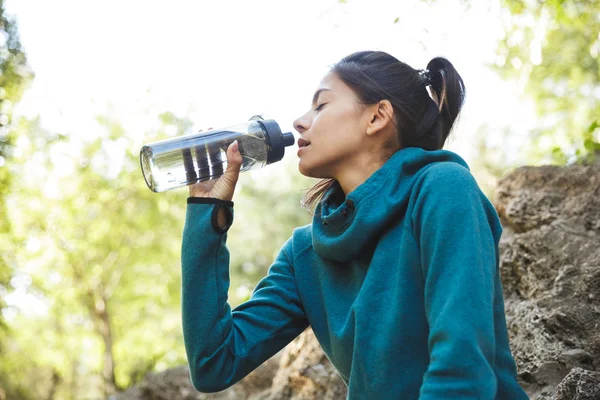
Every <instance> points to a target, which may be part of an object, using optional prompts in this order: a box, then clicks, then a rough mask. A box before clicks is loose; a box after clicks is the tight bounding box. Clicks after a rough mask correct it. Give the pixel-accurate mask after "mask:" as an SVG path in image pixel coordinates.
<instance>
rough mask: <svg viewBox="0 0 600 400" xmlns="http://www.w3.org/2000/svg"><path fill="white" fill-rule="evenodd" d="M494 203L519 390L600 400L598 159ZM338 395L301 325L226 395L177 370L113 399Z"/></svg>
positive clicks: (337, 384) (537, 398) (543, 396)
mask: <svg viewBox="0 0 600 400" xmlns="http://www.w3.org/2000/svg"><path fill="white" fill-rule="evenodd" d="M598 158H599V159H600V157H598ZM494 204H495V206H496V209H497V210H498V214H499V215H500V218H501V219H502V223H503V226H504V233H503V236H502V240H501V243H500V250H501V259H500V269H501V274H502V281H503V287H504V295H505V299H506V316H507V324H508V329H509V334H510V338H511V348H512V351H513V355H514V356H515V359H516V361H517V365H518V371H519V380H520V382H521V384H522V385H523V387H524V388H525V389H526V391H527V392H528V394H529V395H530V397H531V399H534V400H550V399H552V400H567V399H569V400H591V399H597V400H600V372H597V371H600V162H597V163H595V164H592V165H572V166H566V167H552V166H545V167H523V168H519V169H517V170H515V171H514V172H513V173H511V174H510V175H508V176H507V177H505V178H504V179H502V180H501V181H500V182H499V185H498V190H497V195H496V199H495V201H494ZM345 397H346V387H345V386H344V384H343V382H342V381H341V379H340V378H339V376H338V375H337V373H336V372H335V369H334V368H333V366H332V365H331V363H330V362H329V361H328V360H327V358H326V357H325V356H324V354H323V352H322V351H321V349H320V347H319V344H318V343H317V341H316V339H315V337H314V335H313V334H312V331H311V330H310V329H308V330H307V331H306V332H304V333H303V334H302V335H300V336H299V337H298V338H297V339H296V340H294V341H293V342H292V343H291V344H290V345H288V346H287V347H286V348H285V349H284V350H283V351H282V352H280V354H278V355H277V356H275V357H273V358H272V359H271V360H269V361H267V362H266V363H265V364H263V365H262V366H261V367H260V368H258V369H257V370H256V371H254V372H253V373H252V374H250V375H249V376H248V377H246V378H245V379H243V380H242V381H241V382H239V383H238V384H236V385H234V386H233V387H231V388H229V389H227V390H225V391H223V392H220V393H215V394H200V393H197V392H195V391H194V389H193V388H192V386H191V384H190V382H189V377H188V370H187V368H185V367H180V368H176V369H172V370H169V371H165V372H163V373H160V374H155V375H151V376H149V377H148V378H147V379H145V380H144V382H142V383H141V384H140V385H138V386H137V387H135V388H132V389H130V390H128V391H127V392H125V393H123V394H121V395H119V396H117V399H120V400H138V399H151V400H155V399H156V400H163V399H170V400H177V399H185V400H188V399H190V400H191V399H194V400H195V399H269V400H275V399H277V400H279V399H281V400H283V399H295V400H296V399H297V400H299V399H332V400H333V399H345Z"/></svg>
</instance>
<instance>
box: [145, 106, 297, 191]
mask: <svg viewBox="0 0 600 400" xmlns="http://www.w3.org/2000/svg"><path fill="white" fill-rule="evenodd" d="M234 140H237V141H238V146H239V151H240V154H241V155H242V159H243V160H242V167H241V171H248V170H250V169H253V168H262V167H264V166H265V165H268V164H272V163H274V162H277V161H279V160H281V159H282V158H283V155H284V152H285V147H287V146H291V145H293V144H294V135H293V134H292V133H291V132H288V133H281V129H280V128H279V125H278V124H277V122H275V121H274V120H272V119H262V118H261V117H258V116H255V117H252V118H251V119H250V120H249V121H248V122H245V123H242V124H238V125H234V126H230V127H227V128H222V129H211V130H208V131H206V132H199V133H195V134H190V135H183V136H180V137H176V138H172V139H167V140H162V141H159V142H154V143H150V144H147V145H144V146H143V147H142V149H141V150H140V164H141V167H142V173H143V174H144V179H145V180H146V184H147V185H148V187H149V188H150V189H151V190H152V191H154V192H164V191H167V190H170V189H174V188H177V187H181V186H186V185H191V184H194V183H196V182H201V181H207V180H210V179H215V178H218V177H219V176H221V175H223V173H225V170H226V169H227V147H228V146H229V145H230V144H231V143H232V142H233V141H234Z"/></svg>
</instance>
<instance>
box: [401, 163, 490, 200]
mask: <svg viewBox="0 0 600 400" xmlns="http://www.w3.org/2000/svg"><path fill="white" fill-rule="evenodd" d="M481 196H484V197H485V195H484V194H483V192H482V191H481V189H480V188H479V185H478V184H477V181H476V180H475V178H474V177H473V174H471V171H469V169H468V168H467V167H465V166H463V165H460V164H457V163H454V162H438V163H435V164H431V165H430V166H427V167H426V168H424V170H423V172H422V173H421V174H420V176H419V177H418V178H417V180H416V181H415V186H414V187H413V190H412V194H411V197H412V200H413V203H414V206H415V208H418V207H422V206H423V205H425V204H426V203H436V205H437V206H443V205H444V204H447V203H448V201H450V200H455V201H460V200H465V199H471V200H475V199H477V200H481ZM441 200H445V201H444V202H440V201H441Z"/></svg>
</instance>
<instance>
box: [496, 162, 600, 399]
mask: <svg viewBox="0 0 600 400" xmlns="http://www.w3.org/2000/svg"><path fill="white" fill-rule="evenodd" d="M494 205H495V206H496V209H497V210H498V214H499V215H500V218H501V220H502V223H503V226H504V230H505V231H504V233H503V237H502V240H501V242H500V253H501V256H500V269H501V274H502V282H503V288H504V296H505V299H506V317H507V324H508V329H509V335H510V339H511V348H512V351H513V355H514V356H515V359H516V361H517V365H518V371H519V379H520V381H521V384H522V385H523V387H524V388H525V389H526V391H527V392H528V394H529V395H530V397H531V398H532V399H539V400H541V399H553V398H554V395H555V393H554V392H555V388H556V387H557V385H558V384H559V383H560V382H561V381H562V380H563V378H565V376H566V375H567V374H568V373H569V371H571V369H572V368H574V367H579V368H580V369H581V368H584V369H586V370H589V371H596V370H598V369H599V368H600V301H599V299H598V294H600V164H593V165H572V166H566V167H552V166H545V167H535V168H534V167H523V168H519V169H517V170H515V171H514V172H513V173H512V174H510V175H508V176H507V177H505V178H504V179H503V180H501V181H500V182H499V185H498V189H497V196H496V200H495V202H494ZM561 385H562V384H561ZM561 398H563V399H566V398H568V397H564V395H563V397H561Z"/></svg>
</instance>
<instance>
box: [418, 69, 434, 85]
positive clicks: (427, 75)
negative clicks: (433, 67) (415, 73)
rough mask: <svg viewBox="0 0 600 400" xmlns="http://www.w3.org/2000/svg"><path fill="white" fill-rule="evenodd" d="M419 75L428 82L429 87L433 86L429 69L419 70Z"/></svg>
mask: <svg viewBox="0 0 600 400" xmlns="http://www.w3.org/2000/svg"><path fill="white" fill-rule="evenodd" d="M419 75H420V76H422V77H423V78H425V79H426V80H427V84H428V85H431V72H430V71H429V70H428V69H421V70H419Z"/></svg>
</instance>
